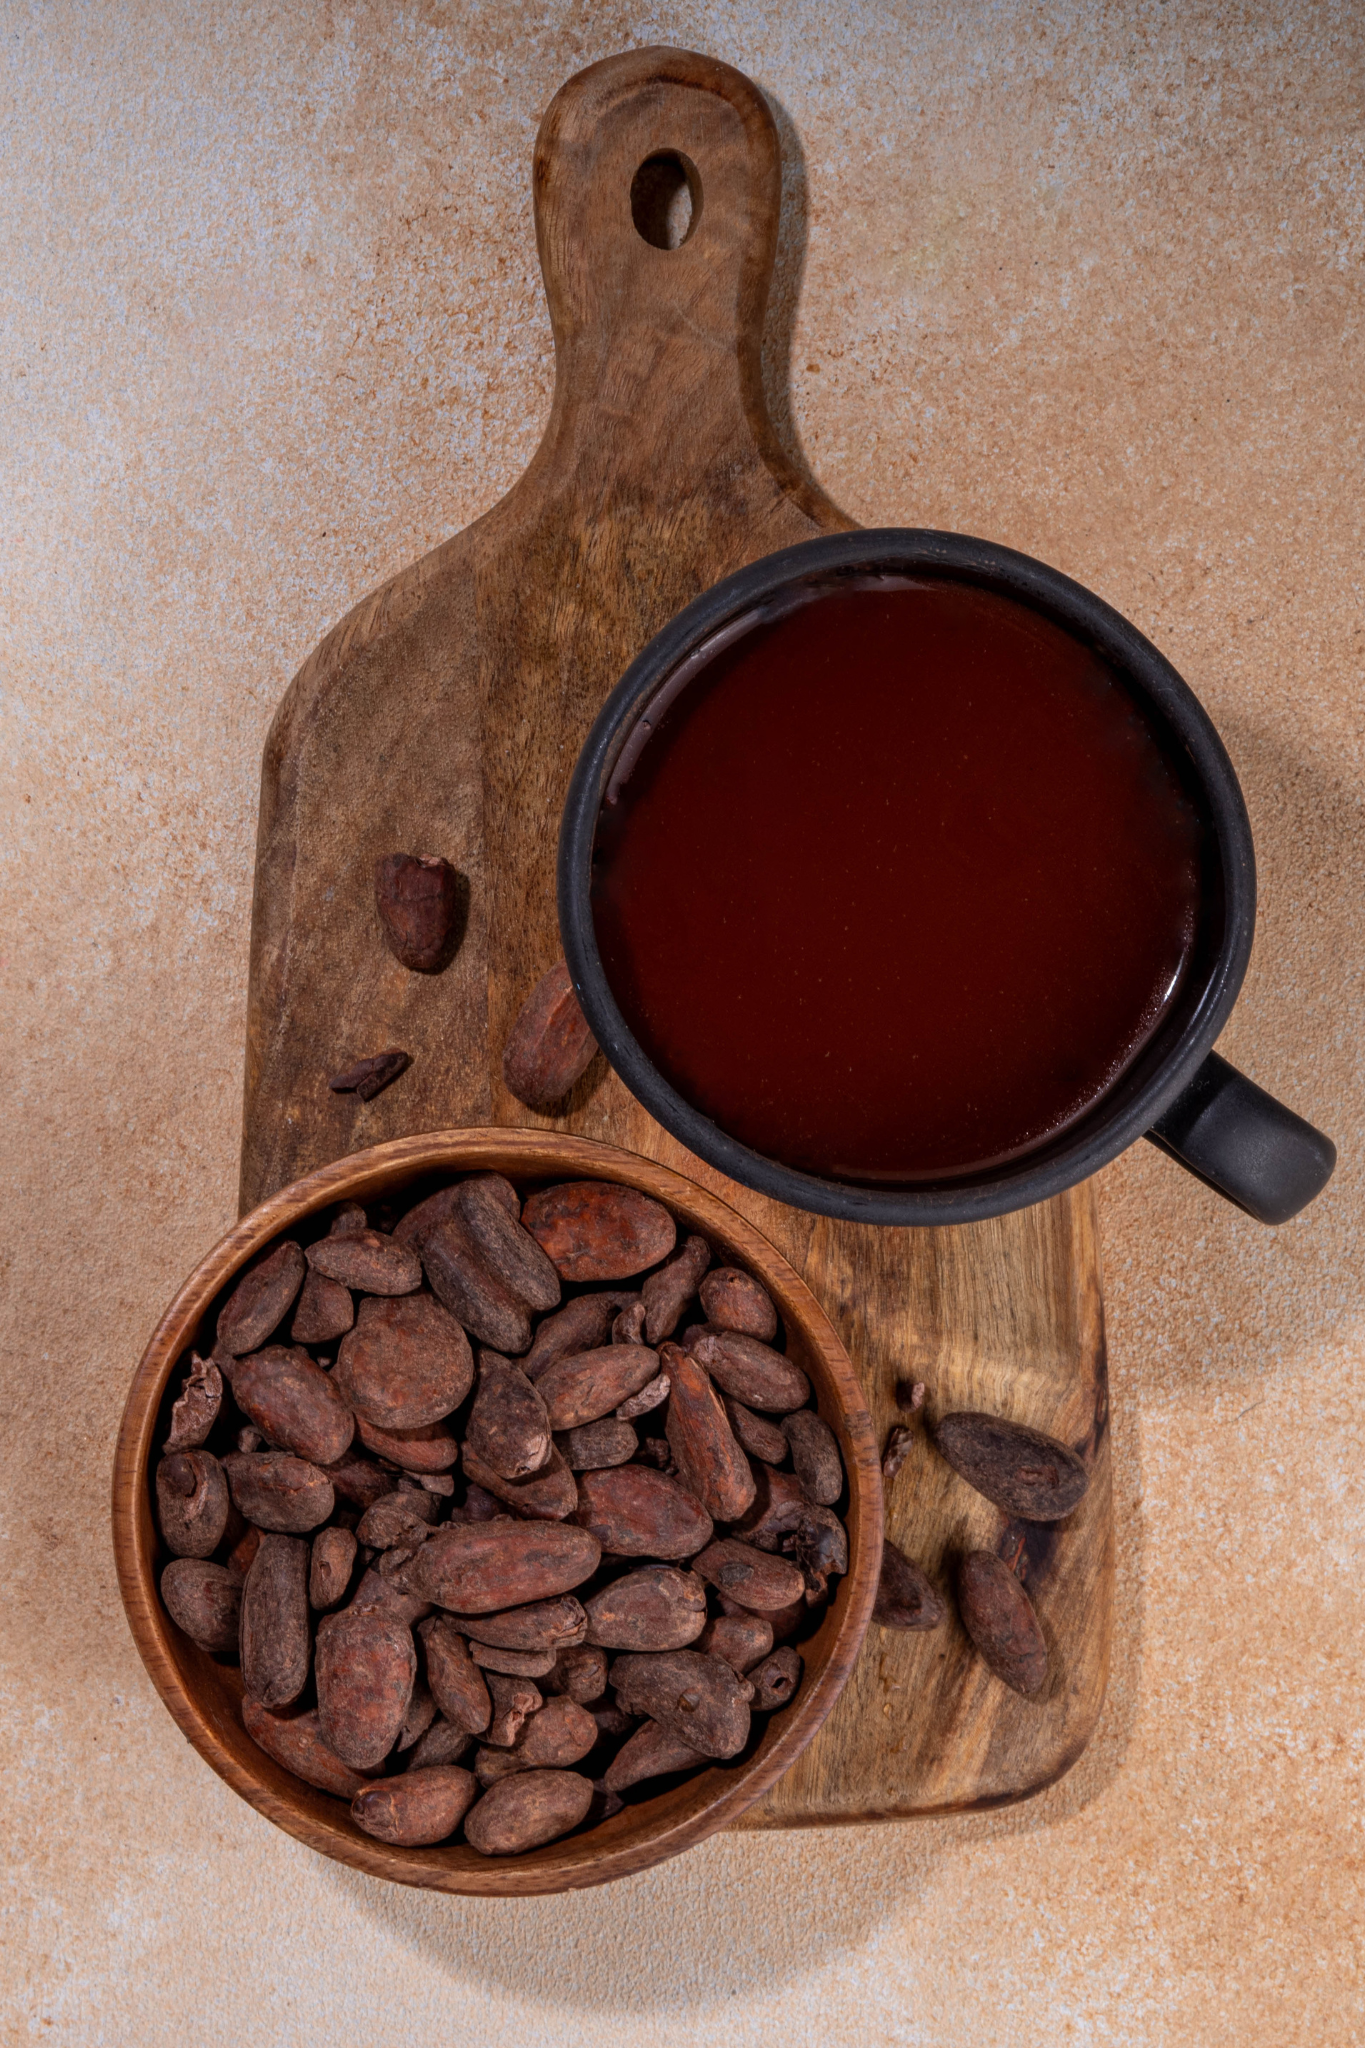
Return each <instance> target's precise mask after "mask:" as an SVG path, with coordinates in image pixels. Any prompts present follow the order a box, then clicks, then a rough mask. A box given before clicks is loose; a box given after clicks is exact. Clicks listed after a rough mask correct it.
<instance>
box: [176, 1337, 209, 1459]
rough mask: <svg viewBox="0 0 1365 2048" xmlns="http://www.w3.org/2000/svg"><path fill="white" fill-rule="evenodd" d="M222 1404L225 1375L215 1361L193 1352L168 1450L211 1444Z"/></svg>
mask: <svg viewBox="0 0 1365 2048" xmlns="http://www.w3.org/2000/svg"><path fill="white" fill-rule="evenodd" d="M222 1405H223V1375H222V1373H221V1372H220V1371H219V1370H218V1367H217V1366H216V1365H215V1364H214V1362H213V1360H212V1359H211V1358H201V1357H200V1356H199V1354H198V1352H196V1351H191V1353H190V1369H189V1371H188V1372H187V1373H186V1375H185V1381H184V1385H183V1386H182V1387H181V1390H180V1393H179V1396H178V1397H177V1399H176V1403H175V1406H174V1407H173V1408H172V1409H171V1429H170V1435H169V1436H168V1437H167V1438H166V1445H165V1448H166V1449H167V1450H168V1451H197V1450H198V1449H199V1446H200V1445H201V1444H202V1443H205V1442H206V1441H207V1439H208V1434H209V1431H210V1430H211V1429H212V1428H213V1425H214V1423H215V1422H216V1421H217V1420H218V1411H219V1409H220V1408H221V1407H222Z"/></svg>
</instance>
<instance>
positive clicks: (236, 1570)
mask: <svg viewBox="0 0 1365 2048" xmlns="http://www.w3.org/2000/svg"><path fill="white" fill-rule="evenodd" d="M234 1522H235V1523H236V1525H237V1526H238V1527H239V1528H240V1529H241V1532H242V1533H241V1535H240V1536H238V1537H237V1539H236V1541H235V1542H233V1541H232V1527H233V1523H234ZM224 1540H225V1541H227V1542H231V1544H232V1547H231V1549H230V1550H229V1551H228V1553H227V1555H226V1557H225V1558H224V1559H223V1562H224V1564H225V1565H226V1566H227V1568H228V1570H229V1571H230V1572H232V1573H233V1574H234V1575H235V1577H236V1578H237V1580H238V1581H239V1582H240V1581H241V1580H242V1579H244V1578H245V1577H246V1575H247V1573H248V1572H249V1571H250V1570H251V1560H252V1558H253V1557H254V1556H255V1555H256V1552H257V1551H258V1550H259V1549H260V1545H261V1532H260V1530H259V1529H257V1528H254V1527H253V1526H252V1524H251V1523H250V1522H246V1521H244V1520H243V1519H242V1516H241V1513H240V1511H239V1510H238V1509H237V1508H234V1509H233V1510H232V1514H231V1516H230V1517H229V1519H228V1535H227V1537H226V1538H225V1539H224Z"/></svg>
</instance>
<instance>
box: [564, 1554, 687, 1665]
mask: <svg viewBox="0 0 1365 2048" xmlns="http://www.w3.org/2000/svg"><path fill="white" fill-rule="evenodd" d="M587 1618H588V1641H589V1642H590V1643H597V1644H599V1645H600V1646H601V1647H602V1648H603V1649H606V1650H682V1649H685V1648H686V1647H687V1645H688V1644H689V1643H693V1642H695V1641H696V1639H697V1637H698V1636H699V1635H700V1634H701V1632H702V1630H703V1629H704V1628H705V1626H706V1588H705V1586H704V1585H703V1584H702V1582H701V1580H700V1579H699V1578H698V1577H697V1576H696V1575H695V1573H693V1572H680V1571H677V1570H675V1569H674V1567H673V1566H671V1565H664V1564H649V1565H644V1566H643V1567H642V1568H641V1569H640V1570H639V1571H634V1572H627V1573H626V1575H625V1577H624V1578H620V1579H616V1580H614V1581H613V1582H612V1584H611V1585H610V1586H605V1587H604V1588H603V1589H602V1591H601V1592H600V1593H594V1594H593V1596H592V1598H591V1599H590V1600H589V1601H588V1603H587Z"/></svg>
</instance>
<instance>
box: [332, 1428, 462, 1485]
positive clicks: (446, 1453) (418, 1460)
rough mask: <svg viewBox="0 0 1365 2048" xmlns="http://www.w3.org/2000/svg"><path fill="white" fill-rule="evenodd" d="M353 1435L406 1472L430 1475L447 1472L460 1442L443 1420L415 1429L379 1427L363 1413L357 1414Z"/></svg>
mask: <svg viewBox="0 0 1365 2048" xmlns="http://www.w3.org/2000/svg"><path fill="white" fill-rule="evenodd" d="M355 1426H356V1435H357V1436H358V1437H359V1438H360V1441H361V1443H363V1444H364V1446H365V1448H366V1450H367V1451H373V1452H374V1454H375V1456H376V1457H377V1458H387V1459H388V1461H389V1463H390V1464H391V1465H401V1466H402V1468H403V1470H404V1471H405V1472H416V1473H417V1474H419V1475H420V1476H426V1477H430V1476H432V1475H434V1474H436V1473H441V1472H449V1470H450V1468H451V1467H452V1465H454V1464H455V1463H456V1461H457V1460H458V1458H459V1455H460V1446H459V1444H458V1443H457V1442H456V1440H455V1438H454V1437H453V1436H452V1435H451V1433H450V1431H449V1429H448V1428H447V1427H446V1425H445V1423H444V1422H424V1423H422V1424H421V1425H420V1426H419V1427H418V1428H417V1429H379V1428H378V1427H377V1426H376V1425H375V1424H374V1423H373V1422H367V1421H366V1420H365V1417H364V1416H363V1415H358V1416H357V1417H356V1425H355Z"/></svg>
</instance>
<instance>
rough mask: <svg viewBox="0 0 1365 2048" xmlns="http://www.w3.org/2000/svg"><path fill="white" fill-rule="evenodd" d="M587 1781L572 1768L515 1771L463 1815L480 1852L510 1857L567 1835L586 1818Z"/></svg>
mask: <svg viewBox="0 0 1365 2048" xmlns="http://www.w3.org/2000/svg"><path fill="white" fill-rule="evenodd" d="M592 1796H593V1794H592V1784H591V1781H590V1780H589V1779H587V1778H584V1777H581V1776H580V1775H579V1773H578V1772H577V1771H518V1772H517V1773H516V1775H515V1776H514V1777H511V1778H505V1779H504V1780H503V1782H502V1783H501V1784H500V1785H494V1786H493V1788H492V1789H491V1791H488V1792H485V1793H484V1795H483V1798H482V1799H480V1800H479V1801H478V1802H477V1804H476V1805H475V1806H473V1807H472V1808H471V1809H470V1811H469V1813H468V1814H467V1815H466V1817H465V1826H464V1835H465V1840H466V1841H467V1842H468V1844H469V1846H470V1848H471V1849H477V1850H478V1852H479V1854H480V1855H481V1856H516V1855H519V1854H521V1853H522V1852H524V1851H525V1850H527V1849H539V1848H541V1847H543V1845H544V1844H545V1843H546V1842H553V1841H557V1840H558V1838H559V1837H560V1836H561V1835H567V1834H568V1833H569V1831H570V1829H571V1828H576V1827H577V1826H578V1824H579V1822H580V1821H582V1820H583V1819H585V1818H586V1816H587V1812H588V1808H589V1807H590V1806H591V1805H592Z"/></svg>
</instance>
